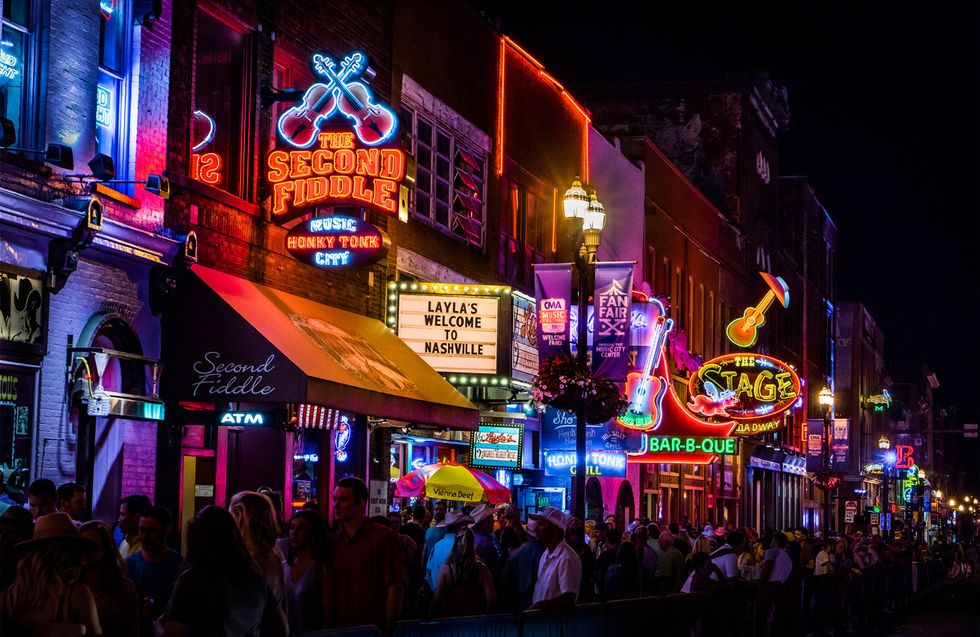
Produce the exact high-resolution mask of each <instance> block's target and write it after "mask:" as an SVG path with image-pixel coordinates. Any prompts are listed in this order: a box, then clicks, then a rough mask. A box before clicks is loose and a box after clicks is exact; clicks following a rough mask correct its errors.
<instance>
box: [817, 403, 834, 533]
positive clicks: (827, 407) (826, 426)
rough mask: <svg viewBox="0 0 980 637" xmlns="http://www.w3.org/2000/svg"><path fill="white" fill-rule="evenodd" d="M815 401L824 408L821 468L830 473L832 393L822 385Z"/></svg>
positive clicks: (826, 495)
mask: <svg viewBox="0 0 980 637" xmlns="http://www.w3.org/2000/svg"><path fill="white" fill-rule="evenodd" d="M817 401H818V402H819V403H820V405H821V406H822V407H823V408H824V412H823V466H824V469H825V470H826V471H827V472H828V473H829V472H830V415H831V413H833V411H834V392H833V391H831V389H830V388H829V387H827V386H826V385H824V388H823V389H821V390H820V393H819V394H817ZM823 537H824V538H825V539H826V538H828V537H830V486H829V485H827V488H825V489H824V492H823Z"/></svg>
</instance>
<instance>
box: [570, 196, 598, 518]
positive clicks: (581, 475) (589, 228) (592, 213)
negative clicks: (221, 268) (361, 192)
mask: <svg viewBox="0 0 980 637" xmlns="http://www.w3.org/2000/svg"><path fill="white" fill-rule="evenodd" d="M562 209H563V211H564V213H565V221H566V223H570V224H575V229H576V233H575V236H576V242H577V241H578V228H579V226H580V227H581V232H582V242H581V244H580V245H579V246H578V253H577V254H576V257H575V267H576V268H577V269H578V336H577V338H578V349H577V351H576V357H577V359H578V362H579V364H580V365H582V366H585V365H586V364H587V363H588V346H589V345H588V343H589V334H588V328H589V324H588V311H589V307H588V303H589V291H590V286H589V280H590V274H591V273H592V271H593V270H594V269H595V262H596V253H597V252H598V251H599V241H600V239H601V237H602V229H603V227H604V226H605V224H606V213H605V208H604V207H603V205H602V204H601V203H599V200H598V199H597V198H596V194H595V191H594V190H593V191H592V194H589V193H587V192H586V191H585V188H583V187H582V182H580V181H579V180H578V178H576V179H575V180H574V181H573V182H572V186H571V187H570V188H569V189H568V190H566V191H565V194H564V196H563V197H562ZM586 447H587V444H586V422H585V401H584V400H580V401H579V403H578V406H577V408H576V410H575V458H576V460H575V480H574V484H573V487H574V488H573V498H574V505H573V512H574V514H575V515H576V516H577V517H578V518H579V519H580V520H582V521H583V522H584V521H585V478H586V475H585V471H586V462H585V456H586V453H587V452H588V449H587V448H586Z"/></svg>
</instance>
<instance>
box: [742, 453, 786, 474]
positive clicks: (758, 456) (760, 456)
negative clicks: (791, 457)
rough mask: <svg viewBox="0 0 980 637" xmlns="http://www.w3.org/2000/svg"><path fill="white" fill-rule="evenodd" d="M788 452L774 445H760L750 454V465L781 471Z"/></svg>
mask: <svg viewBox="0 0 980 637" xmlns="http://www.w3.org/2000/svg"><path fill="white" fill-rule="evenodd" d="M784 458H786V454H785V453H784V452H782V451H779V450H778V449H773V448H772V447H759V448H758V449H756V450H755V452H753V453H752V455H751V456H749V465H750V466H752V467H756V468H759V469H769V470H770V471H781V470H782V468H783V459H784Z"/></svg>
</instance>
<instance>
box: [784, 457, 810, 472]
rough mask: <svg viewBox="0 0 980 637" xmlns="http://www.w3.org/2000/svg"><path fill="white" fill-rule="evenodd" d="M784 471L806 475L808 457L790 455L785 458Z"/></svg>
mask: <svg viewBox="0 0 980 637" xmlns="http://www.w3.org/2000/svg"><path fill="white" fill-rule="evenodd" d="M783 473H792V474H793V475H797V476H805V475H806V458H804V457H803V456H796V455H788V456H786V459H785V460H783Z"/></svg>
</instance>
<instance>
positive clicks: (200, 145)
mask: <svg viewBox="0 0 980 637" xmlns="http://www.w3.org/2000/svg"><path fill="white" fill-rule="evenodd" d="M199 127H204V130H206V131H207V132H206V133H204V134H203V135H201V134H200V132H201V130H200V128H199ZM217 130H218V127H217V124H215V121H214V118H213V117H211V116H210V115H208V114H207V113H205V112H204V111H201V110H197V111H194V132H195V134H196V135H198V136H199V139H200V141H198V142H197V143H195V144H194V145H193V146H192V147H191V151H192V153H191V179H194V180H196V181H200V182H203V183H206V184H208V185H211V186H217V185H218V184H220V183H221V177H222V169H221V168H222V163H223V162H222V161H221V155H219V154H218V153H201V152H200V151H201V150H203V149H204V148H205V146H207V145H208V144H210V143H211V142H212V141H214V134H215V132H216V131H217Z"/></svg>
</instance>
